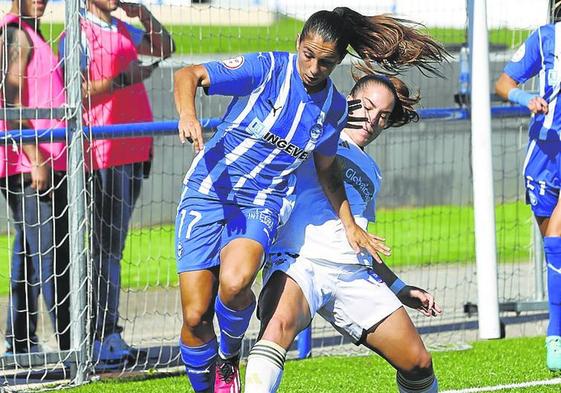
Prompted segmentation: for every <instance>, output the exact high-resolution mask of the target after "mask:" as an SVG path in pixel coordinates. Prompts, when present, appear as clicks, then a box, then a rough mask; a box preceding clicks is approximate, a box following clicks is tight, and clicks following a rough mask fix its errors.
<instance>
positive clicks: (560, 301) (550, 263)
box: [543, 236, 561, 336]
mask: <svg viewBox="0 0 561 393" xmlns="http://www.w3.org/2000/svg"><path fill="white" fill-rule="evenodd" d="M543 245H544V251H545V260H546V261H547V292H548V297H549V325H548V327H547V335H548V336H561V237H549V236H546V237H544V239H543Z"/></svg>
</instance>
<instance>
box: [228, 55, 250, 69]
mask: <svg viewBox="0 0 561 393" xmlns="http://www.w3.org/2000/svg"><path fill="white" fill-rule="evenodd" d="M244 61H245V59H244V57H243V56H238V57H233V58H231V59H226V60H223V61H222V64H224V66H225V67H226V68H228V69H229V70H237V69H238V68H240V67H241V66H242V65H243V63H244Z"/></svg>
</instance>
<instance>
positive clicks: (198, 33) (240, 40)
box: [41, 17, 529, 55]
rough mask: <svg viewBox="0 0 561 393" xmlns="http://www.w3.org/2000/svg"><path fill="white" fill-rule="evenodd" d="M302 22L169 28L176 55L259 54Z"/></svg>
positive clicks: (450, 32) (290, 39) (521, 34)
mask: <svg viewBox="0 0 561 393" xmlns="http://www.w3.org/2000/svg"><path fill="white" fill-rule="evenodd" d="M302 26H303V22H301V21H299V20H297V19H293V18H287V17H281V18H279V19H277V20H276V21H275V22H274V23H273V24H271V25H270V26H197V25H168V26H166V28H167V29H168V31H169V32H170V33H171V34H172V36H173V38H174V40H175V43H176V46H177V52H176V54H181V55H204V54H213V53H220V54H228V53H231V54H239V53H250V52H259V51H270V50H277V51H294V48H295V40H296V36H297V35H298V33H299V32H300V30H301V29H302ZM41 30H42V31H43V34H44V36H45V38H46V39H47V40H48V41H49V42H52V43H53V46H56V41H57V40H58V37H59V36H60V34H61V32H62V30H63V25H62V24H52V25H43V26H42V27H41ZM427 32H428V33H429V34H431V35H432V36H433V37H434V38H435V39H437V40H438V41H441V42H442V43H445V44H460V43H462V42H465V41H466V38H465V31H464V30H461V29H448V28H428V29H427ZM528 33H529V31H528V30H519V31H516V32H514V31H512V30H509V29H501V30H491V31H490V33H489V35H490V42H491V43H492V44H496V45H501V46H507V47H509V48H514V47H517V46H518V45H520V44H521V43H522V42H523V41H524V39H525V38H526V37H527V36H528Z"/></svg>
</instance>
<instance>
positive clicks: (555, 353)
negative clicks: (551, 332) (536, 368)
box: [545, 336, 561, 371]
mask: <svg viewBox="0 0 561 393" xmlns="http://www.w3.org/2000/svg"><path fill="white" fill-rule="evenodd" d="M545 347H546V348H547V368H548V369H549V370H550V371H561V337H560V336H548V337H546V339H545Z"/></svg>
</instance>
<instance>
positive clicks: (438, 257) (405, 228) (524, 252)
mask: <svg viewBox="0 0 561 393" xmlns="http://www.w3.org/2000/svg"><path fill="white" fill-rule="evenodd" d="M496 214H497V218H496V221H497V246H498V250H499V262H501V263H508V262H519V261H525V260H528V258H529V250H530V241H531V234H530V229H531V225H530V209H529V208H528V207H527V206H526V205H524V204H523V203H507V204H502V205H498V206H497V208H496ZM377 219H378V222H377V223H376V224H373V225H371V226H370V231H371V232H373V233H376V234H378V235H381V236H384V237H385V238H386V242H387V243H388V244H389V245H390V246H391V247H392V257H391V258H388V259H387V262H388V264H390V265H392V266H413V265H426V264H439V263H448V262H450V263H471V262H473V261H474V260H475V250H474V247H475V244H474V233H473V208H472V207H462V206H432V207H424V208H400V209H391V210H387V209H380V210H379V211H378V214H377ZM9 244H10V242H9V240H8V238H7V236H0V247H1V248H0V295H2V294H6V293H7V292H8V268H9V267H8V266H9V255H10V252H9V249H10V247H9ZM173 248H174V229H173V226H172V225H165V226H157V227H149V228H143V229H133V230H131V231H130V233H129V236H128V238H127V245H126V247H125V251H124V257H123V264H122V269H123V270H122V274H121V279H122V285H123V287H124V288H154V287H169V286H170V285H177V275H176V272H175V257H174V254H173Z"/></svg>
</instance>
